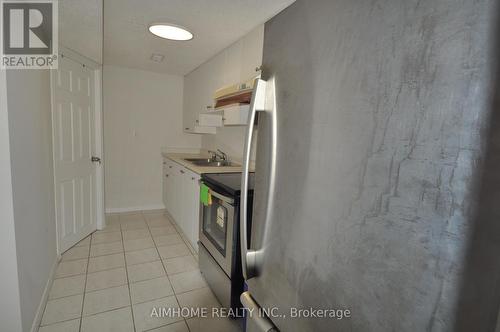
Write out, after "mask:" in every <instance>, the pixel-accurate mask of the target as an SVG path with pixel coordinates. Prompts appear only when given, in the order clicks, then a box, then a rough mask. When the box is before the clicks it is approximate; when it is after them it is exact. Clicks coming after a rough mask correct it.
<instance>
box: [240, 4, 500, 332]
mask: <svg viewBox="0 0 500 332" xmlns="http://www.w3.org/2000/svg"><path fill="white" fill-rule="evenodd" d="M492 4H493V2H488V1H483V0H480V1H477V2H467V3H466V2H460V3H459V2H457V3H454V2H452V1H445V0H438V1H424V2H419V4H416V5H415V4H414V5H413V6H410V5H408V3H407V2H404V1H403V2H401V1H397V0H393V1H391V0H389V1H378V2H376V3H375V2H374V3H372V5H369V4H368V2H366V1H350V0H339V1H331V0H315V1H305V0H298V1H297V2H295V3H294V4H293V5H291V6H290V7H288V8H287V9H285V10H284V11H283V12H281V13H280V14H279V15H277V16H276V17H274V18H273V19H271V20H270V21H269V22H267V23H266V26H265V42H264V56H263V74H262V79H263V80H265V81H266V82H267V88H268V89H271V87H272V86H274V89H275V98H270V97H269V98H267V97H266V106H265V111H264V112H259V114H258V117H259V119H258V131H257V133H258V134H257V143H256V146H257V157H256V158H257V160H256V172H255V174H256V183H255V190H254V210H253V218H252V230H251V241H250V245H249V248H250V250H251V253H252V255H253V256H252V257H250V258H252V259H255V264H254V265H255V266H254V267H255V268H253V266H252V271H251V272H252V273H251V274H250V275H249V279H248V281H247V283H248V286H249V293H250V294H251V297H252V298H253V299H254V300H255V302H256V303H257V304H258V305H259V306H260V307H262V308H267V309H268V310H272V309H273V308H277V309H278V311H277V312H276V311H274V315H272V316H270V319H271V320H272V322H273V324H274V325H276V327H277V328H278V329H279V330H280V331H286V332H299V331H300V332H307V331H314V332H318V331H332V330H334V331H430V330H436V331H437V330H454V328H453V326H454V323H455V321H456V319H457V315H456V312H455V309H456V305H457V301H458V299H457V298H458V297H459V296H460V289H461V276H462V275H461V271H463V270H464V268H465V265H466V264H465V261H464V260H465V256H466V248H467V243H468V242H467V241H468V239H470V238H471V236H472V234H471V232H472V229H473V227H472V226H473V225H474V220H472V219H471V218H470V216H469V215H468V214H467V213H466V211H469V210H468V207H470V205H469V204H471V202H473V201H474V200H475V199H476V198H475V197H474V196H473V195H472V194H471V193H472V192H473V191H472V189H473V188H475V185H476V178H475V177H474V176H471V175H472V174H476V173H475V172H476V171H478V169H477V167H478V163H477V162H476V159H475V158H476V157H477V155H475V153H472V152H471V149H472V150H474V151H476V152H477V151H480V150H481V147H480V140H479V139H478V138H479V137H482V136H481V135H483V132H482V131H481V128H482V127H483V126H484V125H486V124H487V120H488V117H487V114H488V113H489V110H488V106H487V104H488V103H485V102H484V100H488V97H489V96H488V93H490V92H491V91H493V90H492V89H490V88H491V87H490V86H489V84H490V81H489V80H488V79H487V77H488V71H489V70H490V68H489V67H488V66H487V64H488V62H487V61H486V55H484V52H483V48H484V47H486V48H487V41H488V40H490V41H491V40H493V38H494V37H493V36H490V35H489V33H490V32H489V31H490V30H488V29H487V26H489V24H490V23H491V22H490V21H489V16H488V15H487V14H486V13H487V12H491V13H493V12H497V11H495V10H494V9H493V7H491V8H490V6H492ZM441 9H443V10H442V11H441ZM436 11H438V12H439V13H440V14H439V15H437V16H435V15H434V14H432V13H436ZM472 16H473V17H475V19H474V22H475V23H472V21H470V19H469V18H468V17H472ZM465 21H467V22H471V24H470V25H468V28H467V29H470V31H469V32H468V33H466V34H462V33H461V32H460V31H463V28H464V27H463V22H465ZM476 22H480V23H476ZM491 31H493V30H491ZM454 34H458V35H460V36H462V37H460V38H457V40H456V42H455V41H454V39H453V41H452V40H450V39H447V37H445V36H449V38H452V36H455V35H454ZM474 36H481V37H478V38H476V37H474ZM453 38H454V37H453ZM445 40H447V41H446V42H445ZM481 54H483V55H481ZM483 60H484V61H483ZM464 61H465V62H464ZM465 63H468V64H470V65H464V64H465ZM472 72H473V74H472ZM465 77H467V79H464V78H465ZM269 82H273V84H269ZM268 92H269V93H270V94H272V91H271V90H269V91H268ZM273 99H274V100H273ZM459 105H461V106H459ZM464 105H469V106H470V107H469V106H467V111H466V113H467V114H468V115H467V116H465V115H464V114H465V113H464V112H463V109H462V108H463V107H464ZM475 156H476V157H475ZM496 234H497V235H496V236H498V235H499V234H498V232H497V233H496ZM252 264H253V263H252ZM492 287H493V285H492ZM493 288H494V287H493ZM483 295H484V296H487V297H489V296H490V295H488V294H487V293H486V292H485V293H484V294H483ZM481 303H484V302H481ZM488 303H489V304H491V308H489V307H488V308H489V309H491V310H497V308H498V306H494V305H493V304H496V303H498V301H497V300H496V299H493V297H491V301H488ZM489 309H488V310H489ZM299 310H301V311H299ZM481 310H482V309H481ZM496 312H497V311H495V313H496ZM312 313H316V314H317V313H321V315H323V317H314V316H312V315H311V314H312ZM325 315H326V316H325ZM350 316H352V317H351V318H350ZM484 316H486V314H484ZM495 318H496V316H495ZM477 322H478V324H486V323H481V320H480V319H478V320H477Z"/></svg>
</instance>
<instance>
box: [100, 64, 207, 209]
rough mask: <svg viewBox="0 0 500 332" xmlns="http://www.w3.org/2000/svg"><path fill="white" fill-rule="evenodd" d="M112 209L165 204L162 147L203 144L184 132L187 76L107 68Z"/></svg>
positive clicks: (107, 142) (107, 174)
mask: <svg viewBox="0 0 500 332" xmlns="http://www.w3.org/2000/svg"><path fill="white" fill-rule="evenodd" d="M103 82H104V83H103V85H104V93H103V95H104V150H105V151H104V156H105V183H106V185H105V191H106V210H107V211H110V210H111V211H117V210H128V209H147V208H160V207H162V206H163V203H162V163H161V162H162V159H161V156H160V151H161V148H162V147H180V148H184V147H186V148H193V147H194V148H199V147H200V145H201V141H200V140H201V138H200V136H196V135H188V134H185V133H183V131H182V98H183V77H181V76H174V75H165V74H157V73H153V72H147V71H141V70H135V69H128V68H122V67H115V66H104V74H103Z"/></svg>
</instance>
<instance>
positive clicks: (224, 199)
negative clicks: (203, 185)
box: [209, 187, 234, 205]
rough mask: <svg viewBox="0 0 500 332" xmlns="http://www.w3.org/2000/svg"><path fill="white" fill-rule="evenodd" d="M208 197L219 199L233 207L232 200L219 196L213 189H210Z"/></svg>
mask: <svg viewBox="0 0 500 332" xmlns="http://www.w3.org/2000/svg"><path fill="white" fill-rule="evenodd" d="M209 188H210V187H209ZM210 195H212V196H214V197H217V198H218V199H220V200H221V201H223V202H226V203H227V204H229V205H234V199H232V198H229V197H226V196H223V195H221V194H219V193H218V192H215V191H214V190H213V189H210Z"/></svg>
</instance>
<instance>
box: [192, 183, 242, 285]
mask: <svg viewBox="0 0 500 332" xmlns="http://www.w3.org/2000/svg"><path fill="white" fill-rule="evenodd" d="M210 194H211V196H212V204H210V205H208V206H205V205H203V204H201V207H200V209H201V211H200V212H201V213H200V241H201V243H202V244H203V245H204V246H205V248H206V249H207V250H208V252H209V253H210V254H211V255H212V257H213V258H214V259H215V261H216V262H217V263H219V265H220V267H221V268H222V269H223V270H224V272H226V274H227V275H228V276H230V275H231V268H232V266H231V264H232V260H233V249H234V248H233V246H234V238H233V234H234V218H235V215H234V199H233V198H231V197H227V196H224V195H222V194H219V193H217V192H215V191H214V190H211V191H210Z"/></svg>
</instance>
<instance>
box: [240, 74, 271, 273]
mask: <svg viewBox="0 0 500 332" xmlns="http://www.w3.org/2000/svg"><path fill="white" fill-rule="evenodd" d="M265 99H266V81H264V80H262V79H260V78H256V79H255V84H254V88H253V92H252V101H251V103H250V112H249V114H248V126H247V131H246V139H245V148H244V152H243V172H242V176H241V196H240V222H241V225H240V243H241V257H242V259H241V264H242V269H243V277H245V279H250V278H252V277H254V276H255V275H256V273H255V272H256V254H257V252H256V251H253V250H249V248H248V243H247V227H248V226H247V225H248V222H247V210H248V173H249V169H250V153H251V151H252V138H253V133H254V123H255V115H256V113H257V112H258V111H263V110H264V106H265Z"/></svg>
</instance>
